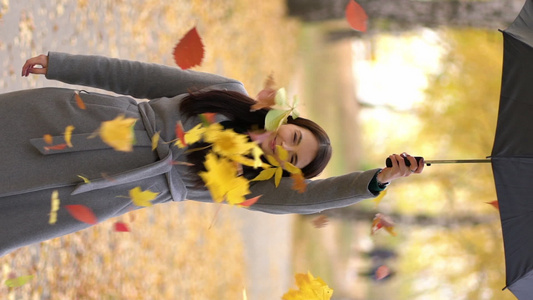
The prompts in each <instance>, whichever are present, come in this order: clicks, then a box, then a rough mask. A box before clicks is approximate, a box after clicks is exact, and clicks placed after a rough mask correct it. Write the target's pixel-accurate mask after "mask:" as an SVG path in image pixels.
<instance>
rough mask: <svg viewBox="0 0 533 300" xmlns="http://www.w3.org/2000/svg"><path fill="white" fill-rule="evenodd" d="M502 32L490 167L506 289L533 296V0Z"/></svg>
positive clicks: (520, 295) (520, 294) (521, 297)
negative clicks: (492, 174)
mask: <svg viewBox="0 0 533 300" xmlns="http://www.w3.org/2000/svg"><path fill="white" fill-rule="evenodd" d="M502 32H503V40H504V55H503V74H502V87H501V94H500V108H499V112H498V125H497V127H496V137H495V139H494V146H493V149H492V156H491V161H492V170H493V173H494V181H495V183H496V192H497V194H498V203H499V206H500V218H501V222H502V231H503V242H504V249H505V265H506V277H507V278H506V288H508V289H509V290H511V292H513V294H514V295H515V296H516V297H518V298H519V299H533V213H532V212H533V184H532V178H533V0H527V1H526V3H525V5H524V7H523V8H522V10H521V11H520V14H519V15H518V17H517V18H516V20H515V21H514V22H513V23H512V24H511V26H509V28H507V29H506V30H504V31H502Z"/></svg>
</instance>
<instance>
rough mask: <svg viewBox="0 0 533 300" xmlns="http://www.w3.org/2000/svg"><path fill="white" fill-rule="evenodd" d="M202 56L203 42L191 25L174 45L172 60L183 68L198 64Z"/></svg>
mask: <svg viewBox="0 0 533 300" xmlns="http://www.w3.org/2000/svg"><path fill="white" fill-rule="evenodd" d="M203 58H204V44H203V43H202V38H200V35H198V31H197V30H196V27H193V28H192V29H191V30H189V32H187V34H185V36H184V37H183V38H182V39H181V40H180V41H179V42H178V43H177V44H176V47H174V60H175V61H176V64H177V65H178V66H179V67H180V68H182V69H183V70H186V69H189V68H191V67H194V66H198V65H200V64H201V63H202V59H203Z"/></svg>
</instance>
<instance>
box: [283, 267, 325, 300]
mask: <svg viewBox="0 0 533 300" xmlns="http://www.w3.org/2000/svg"><path fill="white" fill-rule="evenodd" d="M294 278H295V279H296V285H297V286H298V288H299V289H298V290H293V289H290V290H289V291H288V292H287V293H286V294H285V295H283V297H282V298H281V299H283V300H329V299H331V296H332V295H333V289H331V288H330V287H329V286H328V285H327V284H326V283H325V282H324V280H322V279H321V278H320V277H316V278H315V277H313V275H312V274H311V272H307V274H296V275H295V276H294Z"/></svg>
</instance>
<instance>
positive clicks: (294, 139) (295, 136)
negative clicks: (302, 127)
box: [292, 132, 298, 144]
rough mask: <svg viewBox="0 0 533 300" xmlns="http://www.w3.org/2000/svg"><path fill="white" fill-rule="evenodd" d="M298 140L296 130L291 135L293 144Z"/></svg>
mask: <svg viewBox="0 0 533 300" xmlns="http://www.w3.org/2000/svg"><path fill="white" fill-rule="evenodd" d="M297 141H298V133H297V132H294V136H293V137H292V142H293V143H294V144H296V142H297Z"/></svg>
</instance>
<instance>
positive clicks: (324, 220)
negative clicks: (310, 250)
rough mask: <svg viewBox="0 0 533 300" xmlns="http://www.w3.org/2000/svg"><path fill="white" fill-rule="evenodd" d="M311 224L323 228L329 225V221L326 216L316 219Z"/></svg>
mask: <svg viewBox="0 0 533 300" xmlns="http://www.w3.org/2000/svg"><path fill="white" fill-rule="evenodd" d="M311 222H312V223H313V226H315V228H322V227H325V226H326V225H328V222H329V219H328V217H327V216H326V215H320V216H318V217H316V218H314V219H313V221H311Z"/></svg>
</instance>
